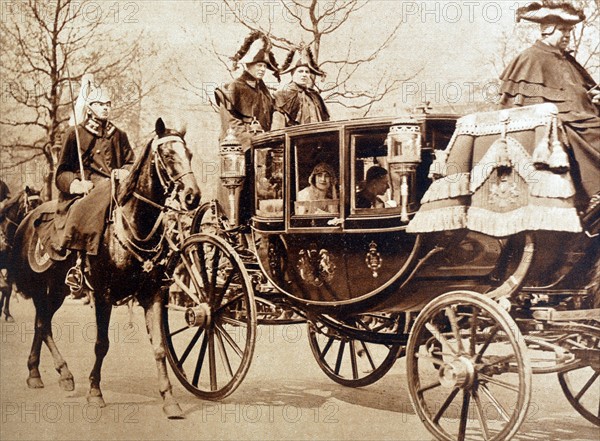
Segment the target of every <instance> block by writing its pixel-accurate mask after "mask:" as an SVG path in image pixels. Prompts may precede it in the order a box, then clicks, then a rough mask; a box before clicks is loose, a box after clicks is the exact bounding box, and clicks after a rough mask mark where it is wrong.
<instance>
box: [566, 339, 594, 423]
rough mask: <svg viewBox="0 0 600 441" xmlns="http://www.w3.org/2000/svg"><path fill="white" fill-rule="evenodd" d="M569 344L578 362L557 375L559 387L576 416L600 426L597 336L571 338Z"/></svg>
mask: <svg viewBox="0 0 600 441" xmlns="http://www.w3.org/2000/svg"><path fill="white" fill-rule="evenodd" d="M569 340H570V343H571V352H573V353H574V354H575V356H576V357H577V358H578V359H579V362H578V363H577V364H576V365H575V366H572V367H570V368H569V369H567V370H565V371H563V372H559V373H558V381H559V383H560V387H561V388H562V390H563V392H564V394H565V397H567V400H569V403H571V405H572V406H573V408H574V409H575V410H577V412H579V413H580V414H581V415H582V416H583V417H584V418H585V419H587V420H588V421H590V422H591V423H593V424H595V425H596V426H600V335H596V336H592V335H591V333H590V334H582V335H572V336H570V339H569ZM563 344H564V343H563Z"/></svg>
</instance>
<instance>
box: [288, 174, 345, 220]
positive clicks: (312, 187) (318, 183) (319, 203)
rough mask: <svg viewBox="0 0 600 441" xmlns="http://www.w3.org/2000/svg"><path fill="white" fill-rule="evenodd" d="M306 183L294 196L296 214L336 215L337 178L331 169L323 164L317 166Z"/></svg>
mask: <svg viewBox="0 0 600 441" xmlns="http://www.w3.org/2000/svg"><path fill="white" fill-rule="evenodd" d="M308 183H309V185H308V187H306V188H304V189H302V190H300V191H299V192H298V195H297V196H296V214H327V213H337V212H338V193H337V178H336V174H335V171H334V170H333V168H332V167H331V166H330V165H329V164H326V163H324V162H321V163H319V164H317V165H316V166H315V168H313V170H312V172H311V174H310V176H309V177H308Z"/></svg>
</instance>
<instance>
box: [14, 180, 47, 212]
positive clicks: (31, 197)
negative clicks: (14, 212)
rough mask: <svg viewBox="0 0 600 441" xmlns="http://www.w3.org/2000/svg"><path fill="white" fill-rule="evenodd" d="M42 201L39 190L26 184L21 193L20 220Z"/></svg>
mask: <svg viewBox="0 0 600 441" xmlns="http://www.w3.org/2000/svg"><path fill="white" fill-rule="evenodd" d="M42 202H43V201H42V197H41V190H36V189H34V188H32V187H30V186H29V185H26V186H25V188H24V189H23V193H22V195H21V204H20V207H21V209H20V212H19V216H18V217H19V220H22V219H23V218H24V217H25V216H26V215H27V214H28V213H29V212H30V211H31V210H33V209H34V208H36V207H38V206H39V205H41V203H42Z"/></svg>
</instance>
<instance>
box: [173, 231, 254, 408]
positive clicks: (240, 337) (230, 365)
mask: <svg viewBox="0 0 600 441" xmlns="http://www.w3.org/2000/svg"><path fill="white" fill-rule="evenodd" d="M170 268H171V271H173V274H172V278H171V279H170V285H169V296H167V299H166V301H165V303H166V304H165V308H164V310H163V311H164V312H163V313H164V317H163V324H164V334H163V335H164V338H165V344H166V348H167V359H168V360H169V363H170V365H171V367H172V368H173V371H174V373H175V375H176V376H177V378H178V379H179V380H180V381H181V383H182V384H183V385H184V386H185V387H186V388H187V389H188V390H189V391H191V392H192V393H193V394H195V395H197V396H199V397H202V398H206V399H210V400H217V399H222V398H224V397H226V396H228V395H230V394H231V393H232V392H233V391H234V390H235V389H236V388H237V387H238V386H239V385H240V384H241V382H242V381H243V379H244V377H245V376H246V373H247V372H248V369H249V367H250V362H251V360H252V355H253V353H254V346H255V342H256V306H255V302H254V295H253V291H252V284H251V281H250V277H249V276H248V273H247V271H246V269H245V268H244V265H243V263H242V261H241V260H240V258H239V256H238V255H237V254H236V252H235V251H234V250H233V248H232V247H231V246H230V245H229V244H228V243H226V242H225V241H224V240H223V239H221V238H219V237H217V236H213V235H211V234H195V235H192V236H190V237H189V238H187V239H186V240H185V242H184V244H183V246H182V247H181V252H180V253H179V254H178V256H177V258H176V260H175V262H173V263H172V265H170Z"/></svg>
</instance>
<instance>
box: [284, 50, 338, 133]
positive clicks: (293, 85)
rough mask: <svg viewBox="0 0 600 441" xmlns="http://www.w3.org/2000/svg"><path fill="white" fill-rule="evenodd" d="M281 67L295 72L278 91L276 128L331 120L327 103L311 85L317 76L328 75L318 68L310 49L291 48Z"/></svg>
mask: <svg viewBox="0 0 600 441" xmlns="http://www.w3.org/2000/svg"><path fill="white" fill-rule="evenodd" d="M295 59H296V60H295ZM281 69H282V74H286V73H290V74H291V75H292V81H290V82H289V83H288V84H286V85H285V86H284V87H283V88H282V89H281V90H278V91H277V92H275V109H276V111H275V114H274V115H273V129H279V128H282V127H289V126H296V125H299V124H309V123H313V122H319V121H329V111H328V110H327V106H326V105H325V102H324V101H323V98H321V95H320V94H319V92H318V91H316V90H315V89H314V88H313V87H312V86H313V84H314V78H315V77H316V76H323V75H325V74H324V72H323V71H321V70H320V69H319V68H318V67H317V65H316V63H315V60H314V58H313V54H312V52H311V50H310V48H308V47H306V48H302V49H300V50H296V49H292V50H291V51H290V52H289V53H288V56H287V58H286V61H285V63H284V65H283V66H282V68H281Z"/></svg>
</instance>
